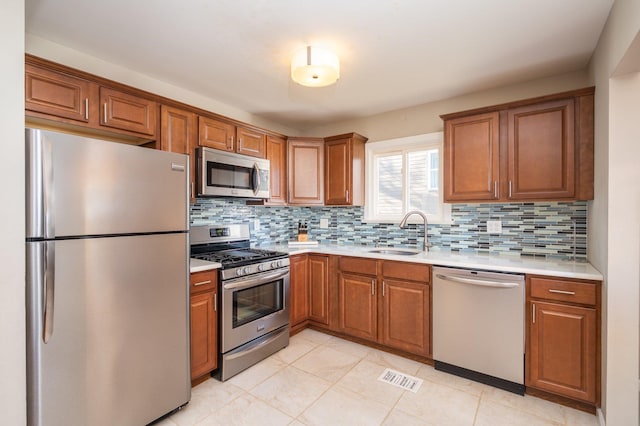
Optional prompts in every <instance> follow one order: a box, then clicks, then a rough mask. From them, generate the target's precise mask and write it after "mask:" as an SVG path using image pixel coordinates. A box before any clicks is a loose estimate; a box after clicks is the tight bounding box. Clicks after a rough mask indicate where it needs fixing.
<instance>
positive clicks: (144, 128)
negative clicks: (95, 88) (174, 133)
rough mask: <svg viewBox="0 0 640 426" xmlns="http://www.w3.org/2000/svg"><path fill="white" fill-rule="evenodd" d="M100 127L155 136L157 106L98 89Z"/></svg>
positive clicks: (120, 93)
mask: <svg viewBox="0 0 640 426" xmlns="http://www.w3.org/2000/svg"><path fill="white" fill-rule="evenodd" d="M100 105H101V107H102V113H101V115H100V125H102V126H107V127H113V128H114V129H120V130H127V131H130V132H136V133H142V134H144V135H148V136H155V134H156V123H157V115H158V104H156V103H155V102H154V101H150V100H148V99H144V98H140V97H138V96H134V95H130V94H128V93H124V92H120V91H118V90H113V89H109V88H106V87H101V88H100Z"/></svg>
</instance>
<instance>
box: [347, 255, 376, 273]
mask: <svg viewBox="0 0 640 426" xmlns="http://www.w3.org/2000/svg"><path fill="white" fill-rule="evenodd" d="M340 270H341V271H343V272H353V273H356V274H363V275H377V274H378V268H377V261H376V260H375V259H366V258H362V257H344V256H343V257H340Z"/></svg>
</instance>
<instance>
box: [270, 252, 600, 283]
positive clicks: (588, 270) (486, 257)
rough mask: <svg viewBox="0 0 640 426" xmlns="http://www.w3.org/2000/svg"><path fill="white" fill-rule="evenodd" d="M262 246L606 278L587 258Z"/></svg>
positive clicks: (470, 266)
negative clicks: (376, 251) (397, 252)
mask: <svg viewBox="0 0 640 426" xmlns="http://www.w3.org/2000/svg"><path fill="white" fill-rule="evenodd" d="M261 248H268V249H270V250H276V251H280V252H284V253H289V254H290V255H295V254H302V253H321V254H331V255H341V256H356V257H368V258H372V259H386V260H396V261H401V262H412V263H426V264H430V265H437V266H451V267H457V268H469V269H484V270H490V271H498V272H515V273H524V274H536V275H546V276H554V277H563V278H576V279H584V280H597V281H601V280H602V279H603V277H602V274H601V273H600V272H599V271H598V270H597V269H596V268H594V267H593V265H591V264H590V263H588V262H585V261H578V262H573V261H567V260H558V259H542V258H532V257H527V256H516V255H495V254H476V253H458V252H451V251H448V250H439V249H437V248H432V249H430V251H429V252H422V251H418V250H414V251H417V252H418V253H417V254H415V255H411V256H405V255H397V254H396V255H394V254H379V253H370V252H369V251H370V250H374V249H375V247H366V246H353V245H333V244H320V245H318V246H316V247H289V246H287V245H286V244H281V245H280V244H279V245H270V246H268V247H265V246H261ZM385 248H391V247H379V249H385ZM403 250H404V249H403ZM407 250H409V249H407Z"/></svg>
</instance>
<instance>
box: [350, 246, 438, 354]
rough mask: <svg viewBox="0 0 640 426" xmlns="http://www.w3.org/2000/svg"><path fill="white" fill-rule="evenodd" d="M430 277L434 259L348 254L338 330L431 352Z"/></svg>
mask: <svg viewBox="0 0 640 426" xmlns="http://www.w3.org/2000/svg"><path fill="white" fill-rule="evenodd" d="M365 271H368V272H369V273H370V274H373V275H365V274H363V272H365ZM429 280H430V267H429V266H428V265H422V264H412V263H406V262H391V261H376V260H374V259H359V258H349V257H342V258H341V259H340V269H339V271H338V301H339V302H338V304H339V307H340V308H339V312H338V318H339V320H338V324H339V327H338V331H340V332H341V333H344V334H347V335H349V336H353V337H358V338H361V339H366V340H370V341H372V342H376V343H380V344H382V345H384V346H387V347H390V348H394V349H399V350H402V351H404V352H409V353H412V354H416V355H420V356H423V357H427V356H428V355H429V354H430V349H431V345H430V336H431V327H430V321H431V319H430V316H431V314H430V287H429Z"/></svg>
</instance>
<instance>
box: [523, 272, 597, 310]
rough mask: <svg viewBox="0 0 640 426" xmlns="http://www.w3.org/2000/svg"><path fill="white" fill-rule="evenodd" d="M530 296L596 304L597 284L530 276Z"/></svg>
mask: <svg viewBox="0 0 640 426" xmlns="http://www.w3.org/2000/svg"><path fill="white" fill-rule="evenodd" d="M530 282H531V297H535V298H540V299H548V300H558V301H562V302H572V303H581V304H585V305H595V304H596V291H597V285H596V284H595V283H589V282H577V281H566V280H558V279H551V278H542V277H531V278H530Z"/></svg>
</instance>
